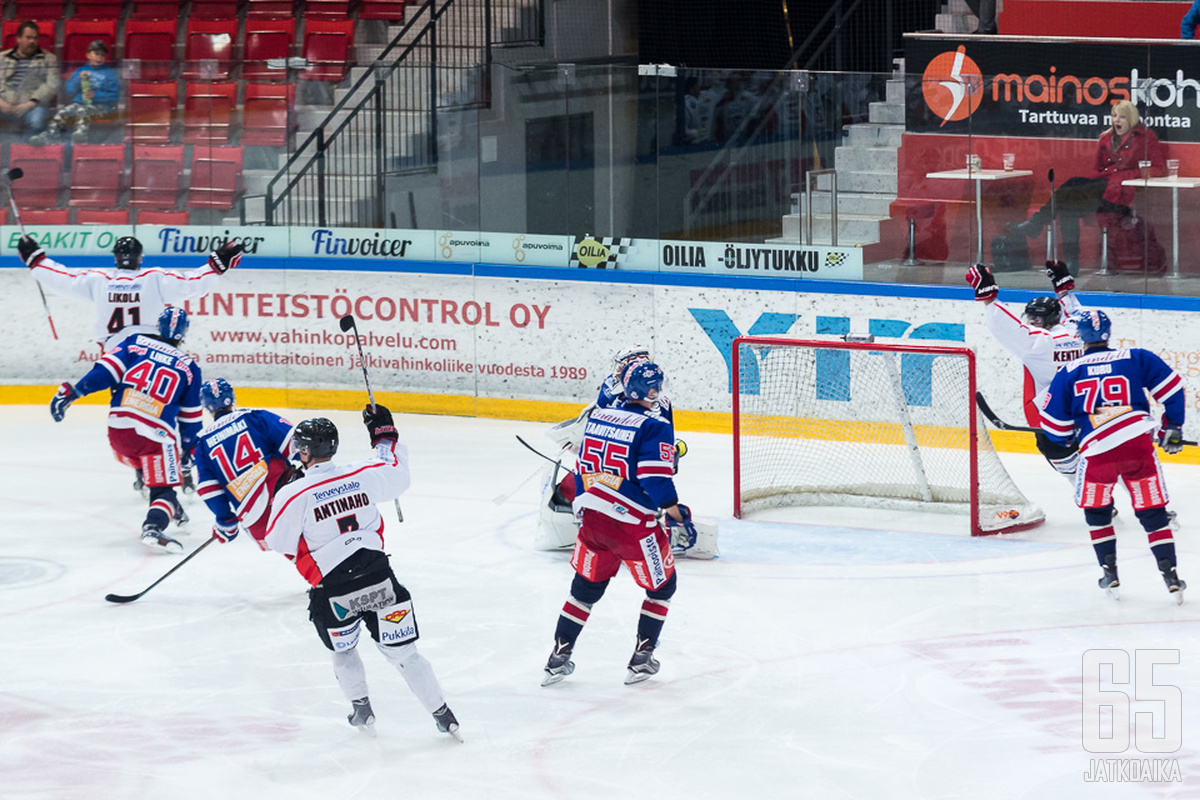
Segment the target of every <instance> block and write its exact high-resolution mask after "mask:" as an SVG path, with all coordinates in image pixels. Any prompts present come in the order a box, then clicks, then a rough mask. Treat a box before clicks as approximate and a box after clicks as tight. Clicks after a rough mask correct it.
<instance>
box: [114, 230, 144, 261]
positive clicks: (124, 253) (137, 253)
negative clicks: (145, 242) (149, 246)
mask: <svg viewBox="0 0 1200 800" xmlns="http://www.w3.org/2000/svg"><path fill="white" fill-rule="evenodd" d="M113 260H114V261H116V262H117V269H137V268H138V267H140V266H141V265H142V243H141V242H139V241H138V240H137V239H135V238H133V237H132V236H122V237H121V238H120V239H117V243H116V244H114V245H113Z"/></svg>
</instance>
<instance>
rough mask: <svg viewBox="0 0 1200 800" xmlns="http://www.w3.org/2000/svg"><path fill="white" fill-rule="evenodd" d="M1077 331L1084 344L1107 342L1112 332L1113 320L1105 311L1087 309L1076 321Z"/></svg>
mask: <svg viewBox="0 0 1200 800" xmlns="http://www.w3.org/2000/svg"><path fill="white" fill-rule="evenodd" d="M1075 333H1076V334H1077V335H1078V336H1079V338H1080V339H1082V340H1083V343H1084V344H1096V343H1097V342H1100V343H1103V342H1107V341H1108V337H1109V335H1110V334H1111V333H1112V320H1110V319H1109V318H1108V314H1105V313H1104V312H1103V311H1085V312H1083V315H1082V316H1080V318H1079V319H1078V320H1077V321H1076V322H1075Z"/></svg>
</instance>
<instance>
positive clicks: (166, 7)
mask: <svg viewBox="0 0 1200 800" xmlns="http://www.w3.org/2000/svg"><path fill="white" fill-rule="evenodd" d="M181 5H183V3H182V2H181V0H133V9H132V10H131V11H130V12H129V18H130V19H179V17H180V15H181V11H182V10H181V8H180V6H181Z"/></svg>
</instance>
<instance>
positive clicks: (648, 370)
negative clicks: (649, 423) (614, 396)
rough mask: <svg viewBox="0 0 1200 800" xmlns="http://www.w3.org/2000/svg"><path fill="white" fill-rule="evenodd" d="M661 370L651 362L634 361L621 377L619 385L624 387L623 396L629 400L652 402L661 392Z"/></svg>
mask: <svg viewBox="0 0 1200 800" xmlns="http://www.w3.org/2000/svg"><path fill="white" fill-rule="evenodd" d="M664 380H666V376H665V375H663V371H662V368H661V367H659V366H658V364H655V363H654V362H652V361H635V362H634V363H632V364H630V365H629V367H628V368H627V369H626V370H625V374H624V375H623V376H621V384H622V385H623V386H624V387H625V396H626V397H628V398H629V399H630V400H654V399H656V398H657V397H658V393H659V392H661V391H662V387H663V381H664Z"/></svg>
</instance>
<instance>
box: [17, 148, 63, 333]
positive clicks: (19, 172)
mask: <svg viewBox="0 0 1200 800" xmlns="http://www.w3.org/2000/svg"><path fill="white" fill-rule="evenodd" d="M4 177H5V178H6V179H7V182H6V185H7V186H8V205H9V207H10V208H11V209H12V212H13V219H15V220H16V221H17V225H18V226H19V227H20V228H21V236H22V237H24V236H25V235H26V234H25V223H24V222H22V221H21V212H20V211H19V210H17V198H15V197H13V192H12V182H13V181H15V180H19V179H21V178H23V177H25V170H23V169H21V168H20V167H13V168H12V169H10V170H9V171H8V172H6V173H4ZM34 283H37V287H38V294H40V295H41V296H42V308H44V309H46V321H47V322H49V323H50V334H51V335H52V336H53V337H54V338H55V339H57V338H58V331H57V330H55V329H54V317H52V316H50V304H49V303H47V302H46V292H45V290H43V289H42V284H40V283H38V282H37V279H36V278H35V279H34Z"/></svg>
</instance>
